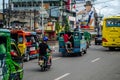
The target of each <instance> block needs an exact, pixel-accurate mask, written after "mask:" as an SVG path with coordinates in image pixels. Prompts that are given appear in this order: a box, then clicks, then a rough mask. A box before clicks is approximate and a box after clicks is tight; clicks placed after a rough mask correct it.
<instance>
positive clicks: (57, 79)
mask: <svg viewBox="0 0 120 80" xmlns="http://www.w3.org/2000/svg"><path fill="white" fill-rule="evenodd" d="M68 75H70V73H66V74H64V75H62V76H60V77H58V78H56V79H54V80H60V79H62V78H64V77H66V76H68Z"/></svg>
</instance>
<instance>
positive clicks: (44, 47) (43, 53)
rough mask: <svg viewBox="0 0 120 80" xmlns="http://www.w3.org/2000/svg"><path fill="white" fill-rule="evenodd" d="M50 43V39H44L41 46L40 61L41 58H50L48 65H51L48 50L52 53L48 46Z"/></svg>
mask: <svg viewBox="0 0 120 80" xmlns="http://www.w3.org/2000/svg"><path fill="white" fill-rule="evenodd" d="M47 41H48V37H46V36H45V37H43V40H42V43H40V44H39V60H40V58H41V56H47V57H48V63H50V59H51V56H50V53H48V51H47V50H49V51H50V52H51V49H50V47H49V46H48V44H47Z"/></svg>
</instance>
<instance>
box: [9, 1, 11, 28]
mask: <svg viewBox="0 0 120 80" xmlns="http://www.w3.org/2000/svg"><path fill="white" fill-rule="evenodd" d="M8 6H9V8H8V9H9V12H8V14H9V15H8V16H9V17H8V27H10V18H11V1H10V0H9V1H8Z"/></svg>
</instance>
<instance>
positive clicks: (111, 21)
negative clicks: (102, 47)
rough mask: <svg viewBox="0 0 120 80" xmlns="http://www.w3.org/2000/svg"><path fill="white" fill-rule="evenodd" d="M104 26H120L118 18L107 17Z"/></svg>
mask: <svg viewBox="0 0 120 80" xmlns="http://www.w3.org/2000/svg"><path fill="white" fill-rule="evenodd" d="M106 26H107V27H120V19H107V20H106Z"/></svg>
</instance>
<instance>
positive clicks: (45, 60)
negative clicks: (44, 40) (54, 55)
mask: <svg viewBox="0 0 120 80" xmlns="http://www.w3.org/2000/svg"><path fill="white" fill-rule="evenodd" d="M48 58H49V56H48V55H46V56H41V57H40V59H39V61H38V65H39V66H40V68H41V71H46V70H48V69H50V68H51V66H52V59H50V63H49V64H48Z"/></svg>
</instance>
